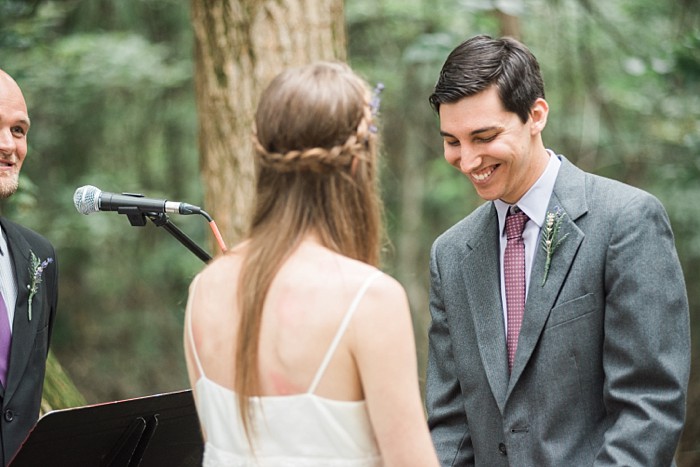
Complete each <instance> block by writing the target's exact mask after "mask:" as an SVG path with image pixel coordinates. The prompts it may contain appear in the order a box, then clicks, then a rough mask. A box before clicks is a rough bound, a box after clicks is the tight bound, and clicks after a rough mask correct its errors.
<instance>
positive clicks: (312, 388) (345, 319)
mask: <svg viewBox="0 0 700 467" xmlns="http://www.w3.org/2000/svg"><path fill="white" fill-rule="evenodd" d="M382 274H383V273H382V271H379V270H377V271H375V272H373V273H372V274H371V275H370V276H369V277H368V278H367V279H365V282H364V283H363V284H362V286H361V287H360V290H358V291H357V294H356V295H355V298H354V299H353V301H352V303H351V304H350V307H349V308H348V311H346V312H345V316H344V317H343V321H342V322H341V323H340V326H339V327H338V331H337V332H336V334H335V337H334V338H333V342H331V346H330V347H329V348H328V351H326V355H325V356H324V357H323V361H322V362H321V366H320V367H319V368H318V371H317V372H316V376H314V380H313V382H312V383H311V386H310V387H309V390H308V394H313V393H314V392H316V388H317V387H318V385H319V383H320V382H321V378H323V374H324V373H325V372H326V368H328V364H329V363H330V362H331V358H333V354H334V353H335V350H336V349H337V348H338V344H340V339H341V338H342V337H343V334H345V330H346V329H347V327H348V325H349V324H350V319H351V318H352V315H353V314H355V310H357V307H358V305H359V304H360V301H361V300H362V297H364V295H365V293H366V292H367V289H368V288H369V286H370V285H371V284H372V282H373V281H374V279H376V278H377V277H379V276H380V275H382Z"/></svg>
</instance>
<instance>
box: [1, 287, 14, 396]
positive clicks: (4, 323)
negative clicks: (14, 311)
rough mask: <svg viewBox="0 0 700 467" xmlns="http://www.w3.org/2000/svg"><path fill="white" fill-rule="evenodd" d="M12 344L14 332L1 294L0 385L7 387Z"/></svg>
mask: <svg viewBox="0 0 700 467" xmlns="http://www.w3.org/2000/svg"><path fill="white" fill-rule="evenodd" d="M11 344H12V331H11V330H10V318H9V317H8V316H7V307H6V306H5V299H4V298H3V296H2V294H0V383H2V386H3V387H5V381H6V377H7V368H8V367H9V366H10V345H11Z"/></svg>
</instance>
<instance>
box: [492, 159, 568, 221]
mask: <svg viewBox="0 0 700 467" xmlns="http://www.w3.org/2000/svg"><path fill="white" fill-rule="evenodd" d="M547 153H548V154H549V162H547V167H546V168H545V169H544V172H542V175H540V178H538V179H537V181H536V182H535V183H534V184H533V185H532V186H531V187H530V189H529V190H528V191H527V193H525V194H524V195H523V197H522V198H520V199H519V200H518V202H517V203H515V204H516V205H517V206H518V207H519V208H520V209H521V210H522V211H523V212H524V213H525V214H527V217H529V218H530V220H531V221H532V222H534V223H535V224H536V225H537V227H538V228H542V224H544V218H545V216H546V215H547V206H548V205H549V199H550V198H551V197H552V192H553V191H554V182H556V180H557V175H558V174H559V167H561V160H560V159H559V156H557V155H556V154H554V152H552V151H551V150H549V149H547ZM493 203H494V204H495V206H496V212H497V213H498V227H499V229H500V230H499V232H501V233H503V229H505V226H506V214H508V209H509V208H510V207H511V206H512V205H511V204H508V203H506V202H503V201H501V200H500V199H497V200H495V201H494V202H493Z"/></svg>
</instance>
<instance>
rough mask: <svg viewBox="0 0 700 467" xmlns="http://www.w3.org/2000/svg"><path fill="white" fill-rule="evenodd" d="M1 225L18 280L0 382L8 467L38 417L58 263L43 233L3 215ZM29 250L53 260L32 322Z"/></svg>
mask: <svg viewBox="0 0 700 467" xmlns="http://www.w3.org/2000/svg"><path fill="white" fill-rule="evenodd" d="M0 224H1V225H2V228H3V230H4V231H5V234H6V236H7V246H8V249H9V250H10V251H9V253H10V256H11V258H12V264H13V266H14V272H15V277H16V278H17V303H16V305H15V316H14V322H13V325H12V326H13V327H12V349H11V351H10V365H9V368H8V373H7V387H5V388H3V387H2V386H1V385H0V397H2V408H1V409H2V410H1V411H0V438H1V439H0V448H1V450H0V451H1V452H0V454H1V455H2V462H3V465H7V464H8V463H9V462H10V460H11V459H12V457H13V456H14V455H15V453H16V452H17V451H18V450H19V448H20V446H21V444H22V442H23V441H24V440H25V438H26V437H27V435H28V434H29V432H30V431H31V429H32V428H33V427H34V425H35V423H36V421H37V419H38V417H39V408H40V406H41V393H42V389H43V385H44V374H45V372H46V357H47V355H48V349H49V340H50V337H51V331H52V329H53V323H54V317H55V315H56V304H57V301H58V264H57V263H56V253H55V251H54V249H53V246H51V244H50V243H49V242H48V241H47V240H46V239H45V238H44V237H42V236H41V235H39V234H37V233H36V232H34V231H32V230H29V229H27V228H26V227H22V226H21V225H18V224H16V223H14V222H11V221H9V220H7V219H5V218H2V217H0ZM30 252H34V254H35V255H36V256H37V257H38V258H39V259H40V260H41V261H43V260H45V259H47V258H53V262H52V263H51V264H49V266H48V267H47V268H46V269H45V270H44V272H43V275H42V282H41V284H39V288H38V292H37V293H36V295H34V298H33V301H32V319H31V321H30V320H29V316H28V310H27V308H28V298H29V290H28V287H29V285H30V284H31V279H30V275H31V273H30V270H29V259H30Z"/></svg>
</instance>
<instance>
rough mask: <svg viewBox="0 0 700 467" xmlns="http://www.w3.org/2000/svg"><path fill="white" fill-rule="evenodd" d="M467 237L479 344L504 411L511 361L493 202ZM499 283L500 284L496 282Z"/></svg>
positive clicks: (468, 281)
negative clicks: (501, 288) (504, 314)
mask: <svg viewBox="0 0 700 467" xmlns="http://www.w3.org/2000/svg"><path fill="white" fill-rule="evenodd" d="M479 215H480V216H481V219H479V220H477V221H476V222H475V223H474V225H475V226H476V227H475V229H474V230H473V231H472V233H473V234H472V235H471V236H469V237H468V238H467V244H468V247H469V248H470V249H471V251H470V252H469V253H468V254H467V256H466V258H465V260H464V262H463V263H462V273H463V278H464V282H465V290H467V291H469V293H468V294H467V301H468V305H469V309H470V310H471V316H472V319H473V320H474V329H475V330H476V337H477V344H478V347H479V352H480V354H481V360H482V363H483V366H484V370H485V371H486V376H487V378H488V381H489V385H490V386H491V391H492V392H493V395H494V397H495V399H496V402H497V403H498V406H499V408H500V410H501V412H502V411H503V407H504V404H505V398H506V389H507V387H508V361H507V356H506V351H505V349H506V340H505V335H504V331H503V330H504V323H503V307H502V305H501V291H500V285H499V284H500V269H499V259H498V257H499V251H500V247H499V232H498V216H497V215H496V208H495V207H494V206H493V203H490V206H489V207H488V208H487V209H482V211H481V213H480V214H479ZM494 284H496V286H494Z"/></svg>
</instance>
